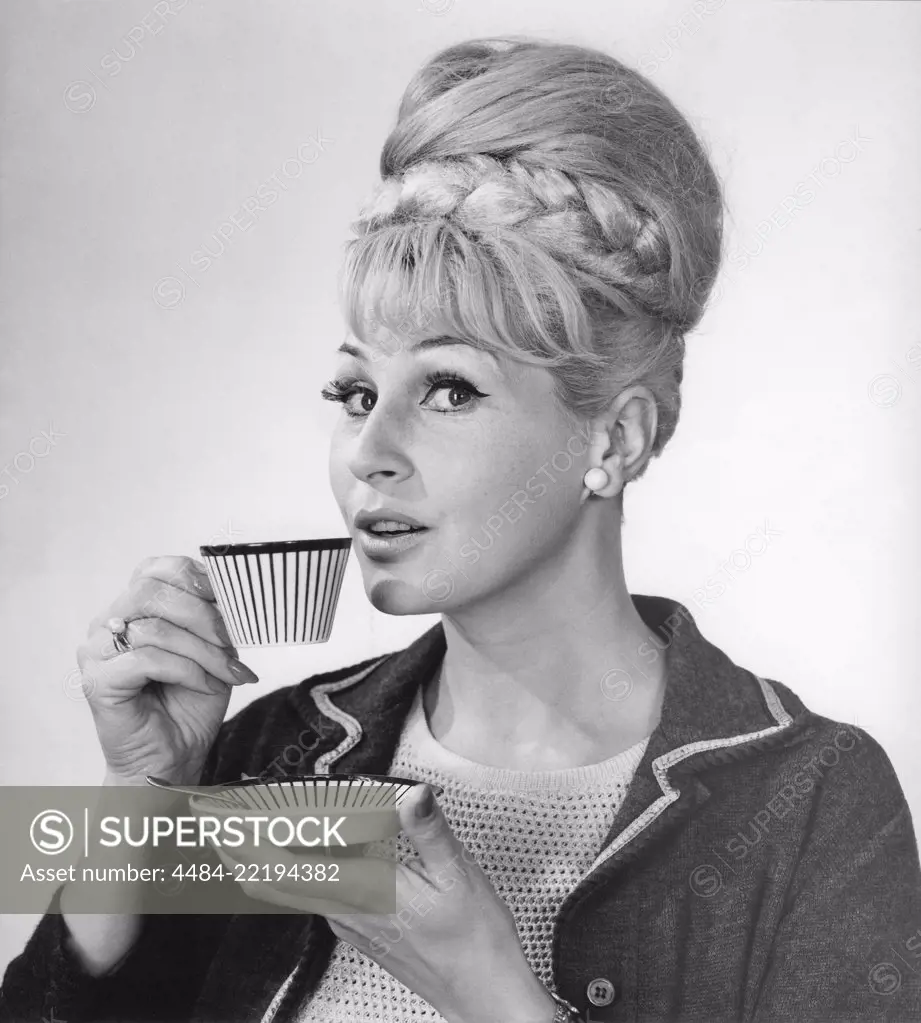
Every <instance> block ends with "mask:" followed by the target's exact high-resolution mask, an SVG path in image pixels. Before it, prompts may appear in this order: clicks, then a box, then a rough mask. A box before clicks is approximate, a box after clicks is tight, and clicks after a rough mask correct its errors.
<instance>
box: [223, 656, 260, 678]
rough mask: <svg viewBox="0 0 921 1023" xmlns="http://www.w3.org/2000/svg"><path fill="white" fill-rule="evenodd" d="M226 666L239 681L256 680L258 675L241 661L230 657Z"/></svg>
mask: <svg viewBox="0 0 921 1023" xmlns="http://www.w3.org/2000/svg"><path fill="white" fill-rule="evenodd" d="M227 666H228V667H229V668H230V671H231V674H232V675H234V676H235V677H236V678H238V679H239V680H240V681H241V682H258V681H259V676H258V675H257V674H256V673H255V672H253V671H250V669H249V668H247V667H246V665H245V664H244V663H243V662H242V661H238V660H236V659H234V658H231V659H230V660H229V661H228V662H227Z"/></svg>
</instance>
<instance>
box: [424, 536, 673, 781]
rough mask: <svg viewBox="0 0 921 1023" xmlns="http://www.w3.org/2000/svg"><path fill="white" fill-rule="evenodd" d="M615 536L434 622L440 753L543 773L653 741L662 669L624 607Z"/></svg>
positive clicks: (554, 559) (631, 610) (644, 632)
mask: <svg viewBox="0 0 921 1023" xmlns="http://www.w3.org/2000/svg"><path fill="white" fill-rule="evenodd" d="M614 532H615V533H616V539H615V538H614V537H607V538H605V540H604V542H597V543H596V542H593V543H572V544H570V545H568V546H567V547H566V548H564V549H561V550H560V551H558V552H556V553H555V554H554V555H553V556H551V557H549V558H548V559H547V560H546V561H545V562H544V563H542V564H541V565H539V566H537V568H536V569H535V568H534V567H533V566H532V569H531V571H530V572H529V574H528V576H527V578H521V579H519V580H517V581H516V582H515V583H513V584H512V585H510V586H508V587H506V588H505V589H504V590H503V591H502V592H501V593H498V594H496V595H494V596H492V597H491V598H490V599H489V600H487V601H481V602H478V603H477V605H476V607H475V608H467V609H462V610H461V611H459V612H458V613H455V614H450V615H445V616H443V618H442V625H443V628H444V632H445V639H446V642H447V649H446V653H445V657H444V661H443V663H442V665H441V672H440V674H438V675H436V678H435V680H434V681H433V682H432V684H430V685H429V686H427V687H426V690H425V694H424V706H425V710H426V715H427V717H428V721H429V727H430V729H431V731H432V734H433V735H434V736H435V738H436V739H438V741H439V742H441V743H442V744H443V745H444V746H446V747H447V748H449V749H451V750H453V751H454V752H455V753H458V754H460V755H461V756H465V757H467V758H468V759H471V760H474V761H476V762H478V763H483V764H490V765H492V766H496V767H506V768H509V769H513V770H515V769H517V770H553V769H558V768H564V767H578V766H583V765H586V764H591V763H596V762H598V761H599V760H603V759H606V758H607V757H611V756H614V755H615V754H617V753H619V752H621V751H622V750H623V749H627V748H628V747H629V746H632V745H633V744H634V743H636V742H638V741H639V740H640V739H642V738H645V737H646V736H647V735H649V734H650V733H651V731H652V730H653V728H654V727H655V725H656V724H657V722H658V719H659V711H660V709H661V699H662V696H663V694H664V689H665V658H664V657H663V656H661V655H660V654H659V650H658V647H657V646H655V642H654V641H655V639H656V638H657V637H656V634H655V633H654V632H653V630H651V629H650V628H649V627H648V626H647V625H646V623H645V622H644V621H643V619H642V618H641V617H640V615H639V613H638V612H637V610H636V608H635V607H634V605H633V601H632V599H631V598H630V594H629V592H628V590H627V586H626V582H625V580H624V574H623V566H622V559H621V551H620V528H619V525H618V527H617V529H616V530H615V531H614ZM599 550H601V551H605V552H606V555H605V556H604V557H602V558H599V557H598V556H597V551H599ZM659 644H660V645H661V640H660V641H659ZM650 650H652V651H654V656H651V655H650ZM644 654H645V656H644Z"/></svg>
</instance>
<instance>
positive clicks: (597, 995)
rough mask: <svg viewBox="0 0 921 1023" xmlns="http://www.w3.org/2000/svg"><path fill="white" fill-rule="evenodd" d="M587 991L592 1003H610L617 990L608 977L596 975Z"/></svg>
mask: <svg viewBox="0 0 921 1023" xmlns="http://www.w3.org/2000/svg"><path fill="white" fill-rule="evenodd" d="M585 993H586V994H587V995H588V1000H589V1001H590V1002H591V1003H592V1005H610V1004H611V1002H613V1001H614V996H615V994H616V993H617V991H616V989H615V987H614V985H613V984H612V983H611V982H610V981H609V980H608V978H607V977H596V978H595V979H594V980H590V981H589V982H588V986H587V987H586V989H585Z"/></svg>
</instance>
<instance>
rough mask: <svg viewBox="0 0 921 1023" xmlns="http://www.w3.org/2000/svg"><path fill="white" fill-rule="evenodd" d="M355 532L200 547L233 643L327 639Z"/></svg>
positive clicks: (273, 643) (276, 643)
mask: <svg viewBox="0 0 921 1023" xmlns="http://www.w3.org/2000/svg"><path fill="white" fill-rule="evenodd" d="M351 546H352V540H351V537H345V538H344V539H341V538H336V539H328V540H278V541H272V542H269V543H235V544H224V545H222V546H220V547H200V548H199V551H200V552H201V556H202V560H203V561H204V564H205V568H206V569H207V572H208V578H209V579H210V580H211V588H212V589H213V590H214V595H215V596H216V597H217V604H218V608H219V609H220V612H221V616H222V617H223V619H224V623H225V624H226V626H227V631H228V632H229V633H230V638H231V639H232V640H233V643H234V646H236V647H237V648H238V649H239V648H240V647H248V646H289V645H291V644H294V643H325V642H326V641H327V640H328V639H329V635H330V631H331V630H332V627H333V618H334V617H335V614H336V604H337V603H338V600H339V590H340V589H341V588H342V577H343V576H344V575H345V566H346V563H347V562H348V558H349V550H350V549H351Z"/></svg>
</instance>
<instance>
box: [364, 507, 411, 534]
mask: <svg viewBox="0 0 921 1023" xmlns="http://www.w3.org/2000/svg"><path fill="white" fill-rule="evenodd" d="M378 524H379V525H380V526H381V527H387V530H386V531H381V532H375V531H374V530H372V529H371V527H372V526H377V525H378ZM355 526H356V527H357V528H358V529H362V530H364V531H365V532H366V533H368V534H369V535H370V536H402V535H409V533H418V532H421V531H422V530H424V529H428V528H429V527H428V526H425V525H423V524H422V523H421V522H419V520H418V519H415V518H413V517H412V515H406V514H405V513H404V512H401V511H397V510H396V509H395V508H379V509H377V510H376V511H371V510H365V511H360V512H359V513H358V514H357V515H356V516H355ZM406 526H409V529H408V530H407V529H405V528H404V527H406ZM389 530H393V531H392V532H389Z"/></svg>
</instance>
